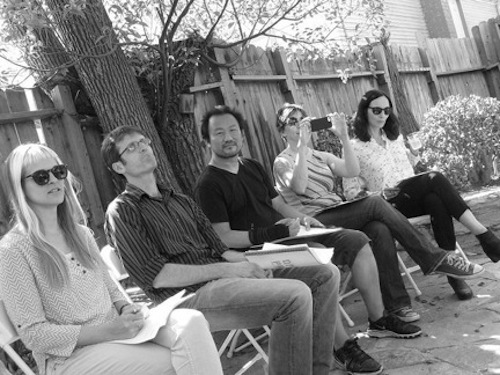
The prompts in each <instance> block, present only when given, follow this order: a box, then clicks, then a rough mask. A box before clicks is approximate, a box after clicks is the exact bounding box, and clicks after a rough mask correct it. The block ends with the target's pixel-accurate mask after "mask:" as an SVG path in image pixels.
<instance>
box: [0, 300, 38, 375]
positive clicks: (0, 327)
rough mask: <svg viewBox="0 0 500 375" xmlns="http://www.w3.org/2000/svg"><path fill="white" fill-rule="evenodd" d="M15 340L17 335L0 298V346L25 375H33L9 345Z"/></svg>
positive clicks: (17, 338) (17, 337)
mask: <svg viewBox="0 0 500 375" xmlns="http://www.w3.org/2000/svg"><path fill="white" fill-rule="evenodd" d="M17 340H19V336H18V335H17V333H16V330H15V329H14V326H13V325H12V322H11V321H10V319H9V317H8V315H7V311H6V310H5V306H4V304H3V301H2V300H0V347H1V348H2V349H3V350H4V352H5V353H7V355H8V356H9V357H10V358H12V360H13V361H14V362H15V363H16V365H17V366H18V367H19V368H20V369H21V370H22V371H23V372H24V373H25V374H26V375H35V373H34V372H33V371H32V370H31V368H30V367H29V366H28V365H27V364H26V362H24V360H23V359H22V358H21V356H20V355H19V354H17V353H16V351H15V350H14V349H13V348H12V347H11V346H10V344H12V343H13V342H15V341H17Z"/></svg>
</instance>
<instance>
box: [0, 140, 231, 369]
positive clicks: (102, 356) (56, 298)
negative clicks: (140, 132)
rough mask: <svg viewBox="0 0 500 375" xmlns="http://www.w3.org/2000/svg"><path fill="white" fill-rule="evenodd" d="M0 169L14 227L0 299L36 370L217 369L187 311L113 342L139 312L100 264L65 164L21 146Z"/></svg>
mask: <svg viewBox="0 0 500 375" xmlns="http://www.w3.org/2000/svg"><path fill="white" fill-rule="evenodd" d="M4 167H5V177H4V181H5V182H6V185H7V187H8V190H9V194H10V202H11V204H12V208H13V212H14V221H13V224H14V225H13V228H12V229H11V230H10V231H9V232H8V233H7V234H6V235H5V236H4V237H3V238H2V240H1V241H0V295H1V297H0V298H1V299H2V300H3V301H4V303H5V307H6V309H7V313H8V315H9V317H10V319H11V320H12V322H13V324H14V326H15V327H16V330H17V332H18V334H19V336H20V337H21V339H22V341H23V342H24V344H25V345H26V347H28V348H29V349H31V350H32V351H33V356H34V358H35V360H36V363H37V366H38V371H39V374H41V375H44V374H50V375H52V374H71V375H79V374H81V375H84V374H92V375H99V374H102V375H113V374H117V375H118V374H119V375H127V374H128V375H133V374H141V375H143V374H147V375H159V374H165V375H167V374H185V375H195V374H206V375H212V374H222V369H221V365H220V361H219V357H218V354H217V350H216V348H215V344H214V343H213V340H212V337H211V335H210V332H209V329H208V324H207V322H206V320H205V319H204V317H203V315H202V314H201V313H199V312H197V311H194V310H188V309H177V310H174V311H173V312H172V314H171V315H170V318H169V320H168V323H167V325H166V326H165V327H163V328H161V329H160V331H159V333H158V335H157V336H156V337H155V339H153V340H152V341H149V342H145V343H142V344H137V345H125V344H118V343H112V342H111V341H112V340H120V339H128V338H132V337H134V336H136V335H137V333H138V332H139V331H140V330H141V328H142V327H143V325H144V319H145V316H144V315H143V313H142V311H141V308H140V306H139V305H135V304H129V303H128V302H127V301H126V300H125V297H124V296H123V295H122V294H121V293H120V291H119V290H118V288H117V287H116V285H115V284H114V282H113V281H112V279H111V278H110V276H109V273H108V271H107V269H106V267H105V265H104V264H103V262H102V261H101V258H100V255H99V250H98V248H97V245H96V242H95V241H94V238H93V236H92V233H91V232H90V230H89V229H88V228H87V227H86V226H85V225H84V224H85V222H86V217H85V214H84V212H83V210H82V208H81V206H80V204H79V202H78V200H77V197H76V194H75V191H74V189H73V186H75V183H76V182H75V180H74V178H73V176H72V175H71V173H70V172H69V171H68V168H67V166H66V165H65V164H64V163H63V162H62V161H61V159H60V158H59V157H58V156H57V154H56V153H55V152H54V151H53V150H51V149H50V148H48V147H46V146H43V145H38V144H26V145H21V146H18V147H17V148H15V149H14V150H13V151H12V152H11V153H10V155H9V156H8V157H7V160H6V162H5V165H4ZM160 341H161V345H160V344H159V342H160ZM156 342H158V344H157V343H156Z"/></svg>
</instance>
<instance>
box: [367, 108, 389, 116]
mask: <svg viewBox="0 0 500 375" xmlns="http://www.w3.org/2000/svg"><path fill="white" fill-rule="evenodd" d="M368 108H370V109H371V110H372V112H373V114H374V115H380V114H381V113H382V111H384V114H385V115H386V116H389V115H390V114H391V112H392V108H391V107H385V108H380V107H368Z"/></svg>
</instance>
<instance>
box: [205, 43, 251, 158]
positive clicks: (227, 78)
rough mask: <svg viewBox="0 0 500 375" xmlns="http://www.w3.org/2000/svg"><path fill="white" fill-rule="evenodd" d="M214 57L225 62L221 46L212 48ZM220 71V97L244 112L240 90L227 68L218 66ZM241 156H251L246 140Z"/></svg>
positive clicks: (230, 105) (221, 62)
mask: <svg viewBox="0 0 500 375" xmlns="http://www.w3.org/2000/svg"><path fill="white" fill-rule="evenodd" d="M214 54H215V59H216V60H217V62H218V63H220V64H226V59H225V58H224V50H223V49H221V48H214ZM218 68H219V72H220V80H221V87H220V91H221V93H222V97H223V98H224V103H225V104H226V105H227V106H229V107H232V108H234V109H236V110H237V111H239V112H240V113H245V109H244V106H243V99H242V98H241V95H240V92H239V90H238V89H237V87H236V85H235V83H234V81H233V80H232V79H231V75H230V74H229V69H228V68H227V67H225V66H220V65H219V66H218ZM241 151H242V153H243V156H245V157H251V155H250V149H249V147H248V144H247V142H243V149H242V150H241Z"/></svg>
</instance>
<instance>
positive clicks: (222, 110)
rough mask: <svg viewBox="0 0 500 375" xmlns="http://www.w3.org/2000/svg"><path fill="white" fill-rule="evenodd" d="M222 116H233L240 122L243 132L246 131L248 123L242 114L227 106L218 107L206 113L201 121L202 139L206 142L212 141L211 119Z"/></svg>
mask: <svg viewBox="0 0 500 375" xmlns="http://www.w3.org/2000/svg"><path fill="white" fill-rule="evenodd" d="M222 115H232V116H233V117H234V118H235V119H236V121H237V122H238V125H239V127H240V130H241V131H242V132H243V131H244V130H245V129H246V121H245V119H244V118H243V115H242V114H241V113H240V112H238V111H237V110H235V109H233V108H230V107H228V106H226V105H216V106H215V107H214V108H212V109H211V110H210V111H208V112H207V113H205V115H204V116H203V118H202V120H201V129H200V131H201V138H202V139H203V140H204V141H205V142H207V143H209V141H210V134H209V131H208V123H209V122H210V119H211V118H212V117H214V116H222Z"/></svg>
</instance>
